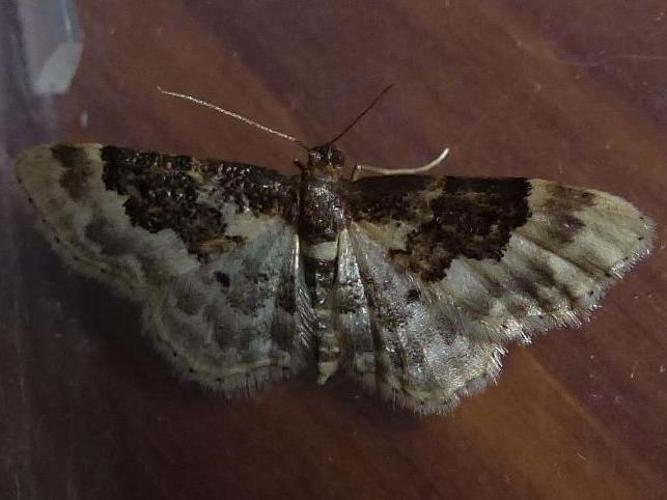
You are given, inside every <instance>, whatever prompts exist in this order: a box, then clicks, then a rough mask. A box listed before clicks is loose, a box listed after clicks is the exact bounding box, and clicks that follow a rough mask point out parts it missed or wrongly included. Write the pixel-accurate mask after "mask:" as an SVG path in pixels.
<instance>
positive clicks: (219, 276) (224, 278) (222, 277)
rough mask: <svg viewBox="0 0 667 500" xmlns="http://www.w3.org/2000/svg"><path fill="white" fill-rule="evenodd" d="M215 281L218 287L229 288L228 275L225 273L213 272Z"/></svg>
mask: <svg viewBox="0 0 667 500" xmlns="http://www.w3.org/2000/svg"><path fill="white" fill-rule="evenodd" d="M215 279H216V280H217V282H218V283H220V286H222V287H223V288H229V283H230V281H229V275H227V274H226V273H223V272H221V271H216V272H215Z"/></svg>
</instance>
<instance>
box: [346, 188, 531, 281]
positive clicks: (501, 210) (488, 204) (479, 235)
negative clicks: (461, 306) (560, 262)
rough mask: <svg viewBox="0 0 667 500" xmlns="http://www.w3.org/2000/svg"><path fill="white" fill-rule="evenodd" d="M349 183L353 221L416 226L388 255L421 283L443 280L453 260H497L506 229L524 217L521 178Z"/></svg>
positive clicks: (525, 191) (525, 199) (526, 214)
mask: <svg viewBox="0 0 667 500" xmlns="http://www.w3.org/2000/svg"><path fill="white" fill-rule="evenodd" d="M364 181H365V182H364ZM354 184H355V185H354V187H353V189H352V190H351V191H352V195H351V196H350V197H349V200H350V205H351V215H352V218H353V219H354V220H360V221H363V220H368V221H370V222H373V223H379V224H383V223H384V224H389V223H391V222H392V221H396V220H402V221H405V222H407V223H412V224H414V225H415V226H416V227H415V229H414V230H413V231H411V232H409V233H408V234H407V236H406V240H405V248H404V249H390V250H389V257H390V258H391V259H392V260H393V261H394V263H396V264H397V265H398V266H399V267H401V268H402V269H407V270H409V271H411V272H413V273H415V274H418V275H419V276H420V277H421V278H422V279H423V280H424V281H437V280H441V279H442V278H444V277H445V276H446V274H447V270H448V269H449V266H450V264H451V263H452V261H453V260H454V259H456V258H457V257H459V256H464V257H468V258H471V259H476V260H482V259H489V258H490V259H496V260H499V259H500V258H501V257H502V255H503V252H504V251H505V248H506V246H507V243H508V242H509V239H510V236H511V233H512V231H513V230H514V229H515V228H516V227H519V226H521V225H523V224H525V223H526V221H527V220H528V218H529V217H530V210H529V208H528V194H529V191H530V182H529V181H528V180H526V179H524V178H466V177H446V178H443V179H433V178H430V177H422V176H392V177H384V178H377V177H372V178H368V179H362V181H359V182H358V183H354ZM388 230H391V229H388Z"/></svg>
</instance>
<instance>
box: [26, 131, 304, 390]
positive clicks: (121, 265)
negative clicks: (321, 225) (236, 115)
mask: <svg viewBox="0 0 667 500" xmlns="http://www.w3.org/2000/svg"><path fill="white" fill-rule="evenodd" d="M17 175H18V178H19V181H20V182H21V183H22V184H23V186H24V187H25V189H26V191H27V193H28V195H29V197H30V199H31V201H32V203H33V204H34V205H35V207H36V208H37V210H38V212H39V214H40V215H41V217H42V222H43V225H44V226H45V228H46V231H47V233H48V234H49V235H50V236H51V239H52V241H54V242H55V243H54V246H55V247H56V248H57V249H58V250H59V251H60V252H61V253H62V254H63V255H64V256H65V257H66V258H67V260H69V262H71V263H72V265H74V267H76V268H77V269H79V270H81V271H83V272H85V273H87V274H89V275H92V276H94V277H96V278H99V279H102V280H104V281H106V282H110V283H112V284H114V285H115V286H116V287H117V288H118V289H119V290H121V291H122V292H124V293H126V294H127V295H129V296H130V297H131V298H134V299H138V300H139V301H141V302H143V304H144V306H145V319H146V325H147V327H148V331H149V332H150V333H151V335H152V336H153V338H154V340H155V342H156V345H157V346H158V347H159V348H160V350H161V351H162V352H163V353H164V354H165V355H167V356H168V357H169V358H170V359H171V360H172V361H173V362H174V363H175V364H176V366H177V367H179V368H180V369H181V370H182V372H183V373H184V374H185V375H186V376H188V377H190V378H194V379H196V380H198V381H200V382H204V383H207V384H210V385H212V386H214V387H219V388H221V389H223V390H225V391H226V392H228V393H233V392H237V391H252V390H253V389H254V388H256V387H258V386H260V385H262V384H264V383H265V382H267V381H268V380H269V379H271V378H276V377H283V376H285V375H288V374H289V373H291V372H293V371H295V370H298V369H299V368H300V367H301V366H302V365H303V363H304V357H303V350H304V349H305V346H306V345H307V337H308V332H309V331H310V326H309V324H308V321H309V320H308V316H309V315H308V309H309V305H308V303H307V302H304V297H305V294H304V293H303V292H302V290H301V287H302V282H303V277H302V271H301V268H300V266H299V264H298V263H299V259H298V243H297V239H296V236H295V235H296V229H295V218H294V217H295V215H294V214H295V207H296V200H295V197H296V193H295V188H294V186H293V184H292V182H291V180H290V179H289V178H285V177H283V176H281V175H279V174H277V173H275V172H272V171H269V170H265V169H261V168H259V167H254V166H251V165H243V164H237V163H228V162H222V161H218V160H198V159H195V158H191V157H187V156H174V155H165V154H160V153H144V152H136V151H132V150H129V149H123V148H117V147H113V146H101V145H97V144H82V145H75V146H72V145H55V146H39V147H36V148H34V149H31V150H29V151H27V152H25V153H24V154H23V155H21V157H20V158H19V159H18V162H17Z"/></svg>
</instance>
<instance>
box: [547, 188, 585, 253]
mask: <svg viewBox="0 0 667 500" xmlns="http://www.w3.org/2000/svg"><path fill="white" fill-rule="evenodd" d="M547 190H548V193H549V195H550V197H549V199H548V200H547V201H546V203H545V206H544V209H545V211H546V212H548V213H549V214H550V218H549V222H548V225H547V226H546V231H547V234H548V235H549V238H550V239H553V240H554V241H556V242H558V243H559V244H561V245H566V244H569V243H572V241H574V238H575V236H576V235H577V233H579V231H581V230H582V229H583V228H584V226H585V225H584V223H583V222H582V221H581V220H580V219H579V218H577V217H576V216H575V215H574V214H575V213H576V212H578V211H579V210H581V209H584V208H587V207H590V206H592V205H593V204H594V199H595V196H594V195H593V193H591V192H589V191H584V190H581V189H576V188H572V187H569V186H562V185H560V184H553V185H551V186H549V187H548V188H547Z"/></svg>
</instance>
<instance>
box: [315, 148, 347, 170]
mask: <svg viewBox="0 0 667 500" xmlns="http://www.w3.org/2000/svg"><path fill="white" fill-rule="evenodd" d="M344 166H345V156H343V153H342V152H341V151H340V150H338V149H336V148H335V147H334V146H333V145H332V144H324V145H323V146H315V147H314V148H310V149H309V150H308V168H309V169H310V170H319V171H329V172H333V171H335V170H339V169H342V168H343V167H344Z"/></svg>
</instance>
